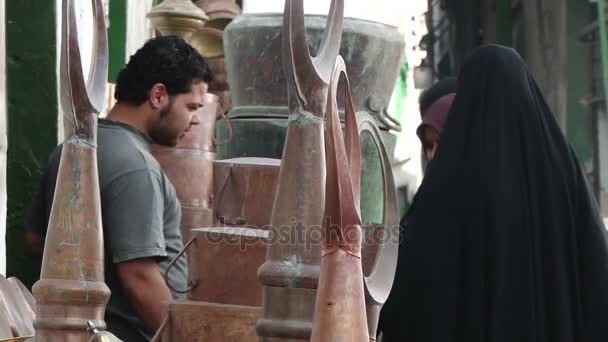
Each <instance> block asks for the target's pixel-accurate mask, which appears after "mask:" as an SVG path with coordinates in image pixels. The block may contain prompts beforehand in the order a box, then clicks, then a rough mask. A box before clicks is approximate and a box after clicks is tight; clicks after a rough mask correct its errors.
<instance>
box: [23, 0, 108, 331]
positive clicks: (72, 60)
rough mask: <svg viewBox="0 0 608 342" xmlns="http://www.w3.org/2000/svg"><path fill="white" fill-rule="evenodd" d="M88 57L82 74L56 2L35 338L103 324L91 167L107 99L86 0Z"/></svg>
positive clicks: (66, 16) (68, 17) (67, 4)
mask: <svg viewBox="0 0 608 342" xmlns="http://www.w3.org/2000/svg"><path fill="white" fill-rule="evenodd" d="M92 6H93V13H94V18H95V20H94V24H95V34H96V37H95V42H96V45H95V48H96V51H93V53H92V56H94V57H95V58H94V62H93V67H92V72H91V75H90V76H89V79H88V83H87V80H85V78H84V77H83V68H82V66H81V59H80V50H79V46H78V35H77V21H76V15H75V9H74V0H64V1H63V3H62V39H61V60H60V63H61V64H60V68H61V73H60V75H61V83H60V89H61V91H60V93H61V105H62V109H63V113H64V127H65V141H64V143H63V150H62V154H61V161H60V164H59V173H58V175H57V185H56V190H55V197H54V199H53V207H52V210H51V216H50V219H49V227H48V232H47V236H46V242H45V247H44V256H43V260H42V270H41V275H40V278H41V279H40V280H39V281H38V282H36V284H35V285H34V287H33V291H32V292H33V294H34V297H35V298H36V300H37V312H36V320H35V321H34V328H35V329H36V340H37V341H44V342H54V341H62V342H66V341H67V342H86V341H88V339H89V337H90V332H89V331H88V327H87V322H88V321H93V322H95V324H96V326H98V327H100V328H102V329H104V328H105V323H104V321H103V319H104V311H105V305H106V303H107V301H108V299H109V297H110V290H109V288H108V287H107V286H106V284H105V283H104V255H103V254H104V253H103V232H102V225H101V205H100V195H99V183H98V182H99V178H98V175H97V153H96V152H97V150H96V144H97V137H96V130H97V113H99V112H100V111H101V109H102V108H103V104H104V101H105V85H106V81H107V67H108V53H107V37H106V34H107V33H106V27H105V20H104V15H103V7H102V5H101V1H100V0H92Z"/></svg>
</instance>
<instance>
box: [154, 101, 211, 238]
mask: <svg viewBox="0 0 608 342" xmlns="http://www.w3.org/2000/svg"><path fill="white" fill-rule="evenodd" d="M203 103H204V106H203V107H202V108H201V109H200V111H199V124H198V125H195V126H192V128H191V129H190V131H188V132H187V133H186V134H185V135H184V136H183V137H182V138H181V139H180V140H179V142H178V144H177V146H175V147H165V146H159V145H153V147H152V154H153V155H154V157H155V158H156V160H158V162H159V164H160V165H161V167H162V169H163V171H164V172H165V174H166V175H167V177H169V180H171V183H172V184H173V186H174V187H175V191H176V192H177V197H178V199H179V201H180V204H181V207H182V220H181V232H182V239H183V241H184V243H185V242H186V241H188V240H189V239H190V229H192V228H199V227H206V226H211V225H213V224H214V223H215V221H214V217H213V211H212V201H213V200H212V196H213V160H215V149H216V142H215V122H216V118H217V115H218V111H219V103H218V97H217V96H215V95H213V94H205V96H204V99H203Z"/></svg>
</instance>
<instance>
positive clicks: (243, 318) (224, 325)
mask: <svg viewBox="0 0 608 342" xmlns="http://www.w3.org/2000/svg"><path fill="white" fill-rule="evenodd" d="M167 311H168V313H169V317H170V318H169V321H168V324H167V328H166V329H165V331H164V334H163V335H162V339H161V340H162V341H163V342H180V341H188V342H209V341H218V342H219V341H221V342H258V338H257V336H256V335H255V321H256V319H258V318H259V317H260V308H259V307H255V306H243V305H226V304H214V303H208V302H197V301H173V302H171V303H169V304H168V305H167Z"/></svg>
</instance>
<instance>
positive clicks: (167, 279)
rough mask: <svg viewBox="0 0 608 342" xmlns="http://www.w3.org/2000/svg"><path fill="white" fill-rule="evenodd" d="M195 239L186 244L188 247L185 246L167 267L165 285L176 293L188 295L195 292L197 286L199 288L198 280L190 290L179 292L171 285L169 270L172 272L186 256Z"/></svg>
mask: <svg viewBox="0 0 608 342" xmlns="http://www.w3.org/2000/svg"><path fill="white" fill-rule="evenodd" d="M194 239H195V237H192V238H191V239H190V241H188V242H187V243H186V245H185V246H184V248H182V250H181V251H179V253H177V256H176V257H175V258H174V259H173V260H171V263H170V264H169V266H167V269H166V270H165V274H164V278H165V283H166V284H167V287H169V289H171V291H173V292H175V293H182V294H183V293H188V292H190V291H192V290H194V289H195V288H196V287H197V286H198V280H197V281H195V282H194V284H192V286H189V287H188V288H186V289H185V290H177V289H175V288H174V287H173V286H171V283H170V282H169V277H168V275H169V270H171V268H172V267H173V266H174V265H175V263H176V262H177V260H179V258H180V257H181V256H182V255H184V253H186V250H187V249H188V247H190V245H192V243H193V242H194Z"/></svg>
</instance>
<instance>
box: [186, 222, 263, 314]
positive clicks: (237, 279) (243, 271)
mask: <svg viewBox="0 0 608 342" xmlns="http://www.w3.org/2000/svg"><path fill="white" fill-rule="evenodd" d="M191 235H192V238H193V239H194V243H193V244H192V247H191V248H190V251H189V255H190V256H191V258H190V260H191V264H189V265H188V281H189V283H190V284H192V287H193V289H192V291H190V292H189V293H188V299H191V300H195V301H204V302H209V303H217V304H232V305H246V306H260V305H261V302H262V289H261V286H260V284H259V283H258V282H257V281H256V272H257V269H258V268H259V267H260V266H261V265H262V263H263V262H264V260H265V259H266V248H267V240H268V232H267V231H263V230H259V229H252V228H242V227H208V228H198V229H193V230H192V232H191ZM245 284H246V285H245ZM244 285H245V286H244Z"/></svg>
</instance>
